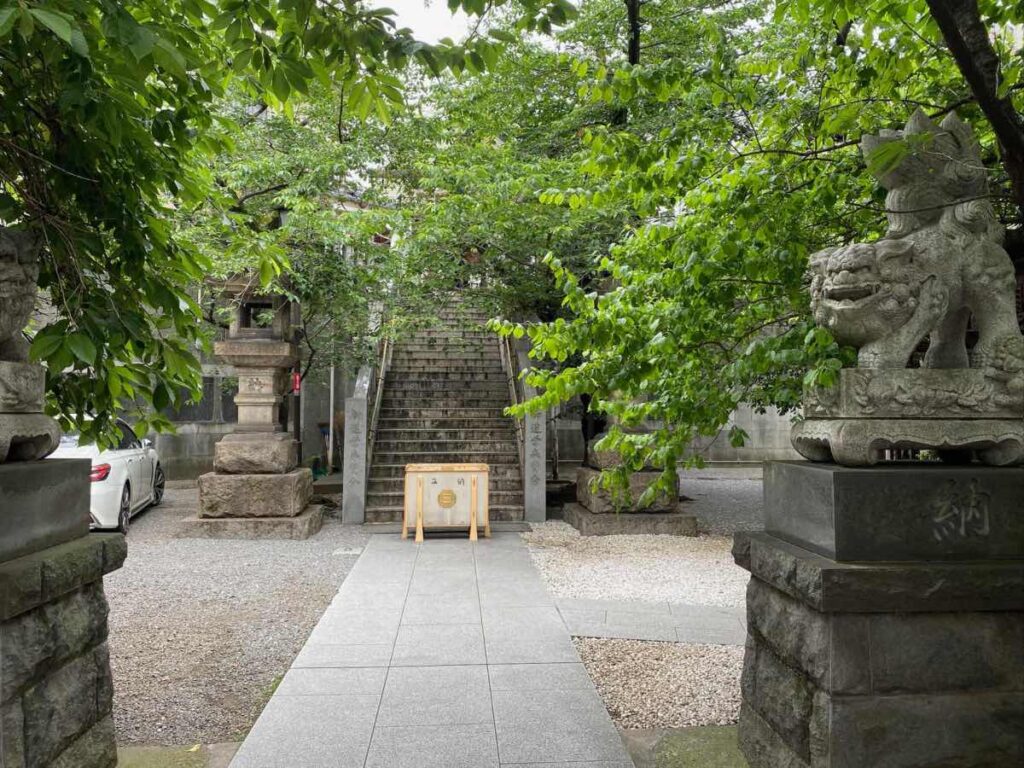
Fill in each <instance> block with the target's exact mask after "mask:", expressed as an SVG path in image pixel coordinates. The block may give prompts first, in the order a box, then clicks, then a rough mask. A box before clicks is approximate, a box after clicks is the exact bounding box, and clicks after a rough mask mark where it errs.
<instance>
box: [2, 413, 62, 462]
mask: <svg viewBox="0 0 1024 768" xmlns="http://www.w3.org/2000/svg"><path fill="white" fill-rule="evenodd" d="M59 444H60V427H58V426H57V422H56V421H54V420H53V419H51V418H50V417H49V416H47V415H46V414H43V413H0V464H3V463H4V462H7V461H35V460H37V459H45V458H46V457H47V456H49V455H50V454H51V453H53V452H54V451H55V450H57V446H58V445H59Z"/></svg>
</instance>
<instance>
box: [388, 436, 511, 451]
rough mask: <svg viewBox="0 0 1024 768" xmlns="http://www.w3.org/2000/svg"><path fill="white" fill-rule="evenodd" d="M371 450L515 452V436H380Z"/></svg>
mask: <svg viewBox="0 0 1024 768" xmlns="http://www.w3.org/2000/svg"><path fill="white" fill-rule="evenodd" d="M373 450H375V451H377V452H378V453H380V454H384V453H432V452H438V453H460V452H465V453H506V452H507V453H516V454H517V455H518V453H517V451H518V449H517V448H516V442H515V438H514V437H513V436H512V435H508V436H507V437H505V439H501V438H492V439H490V440H382V439H381V438H380V436H378V437H377V440H376V441H375V442H374V444H373Z"/></svg>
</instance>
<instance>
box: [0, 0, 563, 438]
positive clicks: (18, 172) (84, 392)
mask: <svg viewBox="0 0 1024 768" xmlns="http://www.w3.org/2000/svg"><path fill="white" fill-rule="evenodd" d="M505 2H506V0H489V1H488V2H484V1H483V0H460V1H459V2H453V3H451V5H452V7H457V6H461V7H463V8H464V9H465V10H467V11H468V12H469V13H471V14H477V15H481V14H483V13H485V12H487V11H489V10H490V9H492V8H494V7H497V6H502V5H504V4H505ZM516 8H517V9H518V11H517V16H516V18H517V24H518V28H519V29H521V30H531V29H540V30H548V29H550V28H551V25H552V24H553V23H559V22H560V21H563V20H565V19H566V18H567V17H568V15H569V14H570V13H571V6H569V5H568V4H567V3H566V2H565V0H520V2H518V3H517V4H516ZM499 43H500V41H499V40H497V39H494V38H487V37H483V36H477V37H476V38H474V39H473V40H471V41H470V42H469V43H467V45H465V46H460V45H455V44H453V43H450V41H449V42H446V43H444V44H442V45H438V46H430V45H425V44H423V43H421V42H418V41H416V40H415V39H413V37H412V35H411V33H410V31H409V30H407V29H399V28H397V27H396V25H395V23H394V19H393V15H392V12H391V11H389V10H388V9H383V8H372V7H368V6H367V5H366V4H364V3H362V2H356V1H355V0H330V1H328V2H323V1H322V0H128V1H127V2H125V1H123V0H0V225H3V226H16V227H20V228H30V229H34V230H36V231H38V232H39V233H40V235H41V237H42V239H43V241H44V242H45V249H44V255H43V268H42V273H41V277H40V284H41V287H42V289H43V291H44V294H45V295H46V296H47V297H48V299H49V302H48V303H49V311H48V313H47V314H46V316H45V317H44V319H43V321H42V325H41V327H40V328H38V329H37V330H36V333H35V336H34V341H33V346H32V355H33V357H34V359H37V360H41V361H45V363H46V364H47V368H48V381H47V388H48V392H49V395H50V398H51V400H50V403H49V408H50V409H51V410H52V411H53V412H54V413H56V414H59V415H60V417H61V421H62V423H63V426H64V427H65V428H75V429H78V430H80V431H82V432H83V433H84V434H85V435H86V436H87V437H101V438H104V439H109V437H110V436H111V435H112V434H114V433H115V432H116V429H115V428H114V427H113V422H112V420H113V417H114V415H115V413H117V412H118V411H119V410H123V409H130V408H134V407H135V406H137V405H149V406H153V407H154V408H155V411H149V412H148V415H143V414H141V413H140V416H141V417H142V421H143V429H145V428H146V427H156V428H165V427H168V426H169V425H168V424H167V423H166V421H165V420H163V419H162V417H161V416H160V415H159V412H160V410H161V409H162V408H164V407H165V406H167V405H169V404H172V403H175V402H176V401H177V400H179V399H180V397H181V395H180V394H179V393H180V392H182V391H183V390H190V389H191V390H195V389H197V386H196V385H197V383H198V382H197V375H198V365H197V361H196V357H195V350H196V348H197V344H199V343H200V342H201V341H202V339H201V338H200V336H201V330H200V329H201V325H200V324H199V323H197V317H198V315H199V308H198V307H197V306H196V304H195V302H194V301H193V299H192V298H191V297H190V294H189V286H190V285H192V284H195V283H196V282H199V281H201V280H202V279H203V277H204V275H205V273H206V272H207V270H208V269H209V266H210V264H209V261H208V260H207V259H205V258H203V256H202V255H201V253H199V252H197V251H196V250H195V249H192V248H190V247H188V245H187V244H186V243H183V242H180V241H179V240H178V239H177V238H176V236H175V232H174V229H173V228H172V226H171V223H170V218H171V213H172V211H173V210H174V209H178V208H181V207H188V206H194V205H199V204H201V203H202V202H203V201H204V200H205V199H206V197H207V196H208V194H209V193H210V189H211V184H212V182H213V178H212V175H211V174H210V172H209V169H208V167H207V165H206V158H208V157H210V156H212V155H214V154H216V153H218V152H223V151H225V150H226V149H228V148H229V146H230V137H229V133H228V131H227V130H226V128H227V125H226V120H225V119H224V117H223V116H221V115H218V113H217V109H216V108H215V104H216V103H217V100H218V99H219V98H220V97H222V96H223V95H224V94H225V92H226V89H227V88H228V87H229V86H237V87H239V88H242V89H246V90H248V91H249V92H250V93H253V94H256V95H258V97H259V98H262V99H263V100H264V101H265V102H268V103H277V104H283V103H285V102H286V101H287V100H288V99H290V98H292V97H293V95H294V94H302V93H305V92H306V91H307V90H308V89H309V87H310V84H311V83H313V82H314V81H316V82H320V83H321V84H322V85H323V86H324V87H335V88H345V89H346V91H347V93H348V95H349V105H350V108H351V109H352V110H354V111H355V112H356V113H357V114H359V115H364V116H365V115H369V114H371V113H373V114H376V115H378V116H379V117H381V118H383V117H386V116H387V115H388V113H389V111H390V110H391V109H392V108H393V105H395V104H397V103H398V101H399V100H400V99H401V93H400V91H399V88H398V85H399V84H398V81H397V80H396V79H395V78H394V76H393V74H392V73H393V72H394V71H395V70H396V69H397V68H399V67H401V66H403V65H404V64H406V63H407V62H408V61H413V60H414V61H417V62H420V63H421V64H422V65H423V66H424V67H426V68H427V69H428V70H429V71H431V72H435V73H440V72H441V71H443V70H444V69H446V68H448V69H452V70H455V71H461V70H462V69H465V68H476V69H479V68H482V66H485V65H486V61H487V59H489V58H493V56H494V51H495V50H496V48H497V46H498V44H499ZM269 271H273V270H269ZM269 271H268V269H267V268H266V267H264V274H265V275H267V274H269ZM88 415H92V416H93V417H94V419H93V420H92V421H87V420H86V417H87V416H88Z"/></svg>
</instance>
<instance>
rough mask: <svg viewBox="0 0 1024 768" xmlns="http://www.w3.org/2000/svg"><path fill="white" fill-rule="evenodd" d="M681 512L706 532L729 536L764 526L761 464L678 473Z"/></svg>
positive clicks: (690, 470)
mask: <svg viewBox="0 0 1024 768" xmlns="http://www.w3.org/2000/svg"><path fill="white" fill-rule="evenodd" d="M679 491H680V493H682V494H683V495H684V496H686V497H687V498H688V500H687V501H685V502H683V505H682V511H684V512H686V513H687V514H691V515H696V517H697V525H698V526H699V528H700V530H701V531H702V532H705V533H712V534H717V535H731V534H733V533H735V532H736V531H756V530H761V529H763V528H764V494H763V490H762V484H761V468H760V467H706V468H704V469H688V470H683V471H681V472H680V473H679Z"/></svg>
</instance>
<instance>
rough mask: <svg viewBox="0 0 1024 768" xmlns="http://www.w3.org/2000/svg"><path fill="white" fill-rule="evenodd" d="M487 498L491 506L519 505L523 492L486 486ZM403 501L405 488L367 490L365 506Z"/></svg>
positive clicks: (396, 503) (383, 505)
mask: <svg viewBox="0 0 1024 768" xmlns="http://www.w3.org/2000/svg"><path fill="white" fill-rule="evenodd" d="M487 498H488V500H489V502H490V504H491V506H498V507H521V506H522V505H523V492H522V491H521V490H519V491H496V490H495V489H493V488H491V487H488V488H487ZM404 503H405V488H404V486H402V487H399V488H398V490H389V491H383V492H382V491H369V492H368V493H367V494H366V506H367V507H376V508H378V509H379V508H381V507H399V508H401V506H402V505H403V504H404Z"/></svg>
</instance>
